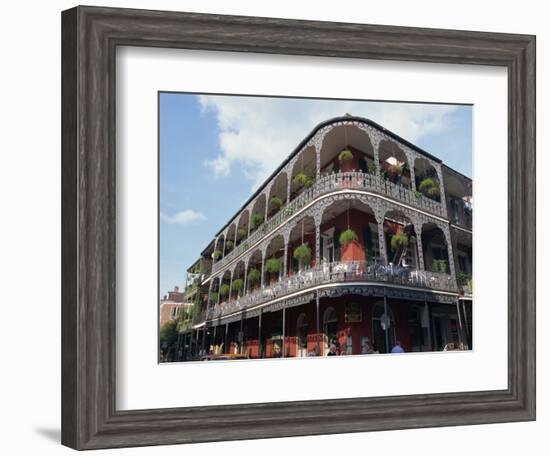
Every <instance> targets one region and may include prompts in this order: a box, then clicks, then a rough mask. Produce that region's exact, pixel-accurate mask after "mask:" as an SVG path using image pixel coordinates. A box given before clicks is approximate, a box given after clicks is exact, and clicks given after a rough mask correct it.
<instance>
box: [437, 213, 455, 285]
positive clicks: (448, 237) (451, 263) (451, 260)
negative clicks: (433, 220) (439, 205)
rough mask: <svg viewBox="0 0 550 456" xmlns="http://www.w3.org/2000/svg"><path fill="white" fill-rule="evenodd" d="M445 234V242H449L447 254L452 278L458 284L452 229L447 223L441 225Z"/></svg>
mask: <svg viewBox="0 0 550 456" xmlns="http://www.w3.org/2000/svg"><path fill="white" fill-rule="evenodd" d="M440 228H441V230H442V231H443V234H444V235H445V243H446V244H447V256H448V257H449V272H450V273H451V278H452V281H453V284H454V285H455V286H456V285H457V283H456V270H455V260H454V255H453V244H452V241H451V230H450V228H449V225H448V224H447V223H445V224H444V225H443V226H440Z"/></svg>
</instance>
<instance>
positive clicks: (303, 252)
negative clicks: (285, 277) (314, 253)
mask: <svg viewBox="0 0 550 456" xmlns="http://www.w3.org/2000/svg"><path fill="white" fill-rule="evenodd" d="M293 256H294V259H295V260H297V261H298V263H299V264H300V269H302V268H303V267H304V266H307V265H309V264H310V263H311V247H309V245H308V244H307V242H306V243H303V244H302V245H300V246H298V247H296V248H295V249H294V253H293Z"/></svg>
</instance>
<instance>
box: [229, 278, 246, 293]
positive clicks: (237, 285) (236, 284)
mask: <svg viewBox="0 0 550 456" xmlns="http://www.w3.org/2000/svg"><path fill="white" fill-rule="evenodd" d="M243 287H244V282H243V279H235V280H233V284H232V285H231V289H232V290H234V291H236V292H237V293H240V292H241V290H242V289H243Z"/></svg>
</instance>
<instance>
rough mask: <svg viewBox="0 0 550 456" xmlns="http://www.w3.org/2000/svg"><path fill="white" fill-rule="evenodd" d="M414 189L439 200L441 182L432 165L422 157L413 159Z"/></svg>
mask: <svg viewBox="0 0 550 456" xmlns="http://www.w3.org/2000/svg"><path fill="white" fill-rule="evenodd" d="M414 177H415V179H416V190H417V191H418V192H420V193H421V194H422V195H424V196H425V197H426V198H430V199H432V200H434V201H439V202H440V201H441V183H440V182H439V177H438V175H437V171H436V169H435V168H434V167H433V165H432V164H431V163H430V162H429V161H428V160H426V159H425V158H423V157H418V158H417V159H416V160H415V161H414Z"/></svg>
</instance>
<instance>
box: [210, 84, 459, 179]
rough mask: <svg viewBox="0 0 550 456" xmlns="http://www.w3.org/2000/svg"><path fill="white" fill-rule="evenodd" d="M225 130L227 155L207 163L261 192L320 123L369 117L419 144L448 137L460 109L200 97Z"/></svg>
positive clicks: (223, 153) (222, 137)
mask: <svg viewBox="0 0 550 456" xmlns="http://www.w3.org/2000/svg"><path fill="white" fill-rule="evenodd" d="M199 100H200V103H201V106H202V109H203V110H204V111H207V110H212V111H213V112H214V113H215V114H216V117H217V122H218V127H219V130H220V131H219V137H218V142H219V145H220V149H221V154H220V155H218V156H217V157H216V158H215V159H214V160H210V161H207V162H205V165H206V166H209V167H211V168H212V170H213V172H214V174H215V175H217V176H228V175H230V173H231V171H232V169H240V170H241V171H242V172H243V173H244V175H245V176H246V177H247V178H248V179H249V180H250V181H251V183H252V188H253V189H256V188H257V187H258V186H259V185H261V184H262V183H263V182H264V180H265V179H266V178H267V177H268V176H269V175H270V174H271V173H272V172H273V171H274V170H275V168H276V167H277V166H279V165H280V164H281V162H282V161H283V160H284V159H285V158H286V157H287V156H288V155H289V154H290V152H292V150H294V148H295V147H296V146H297V145H298V144H299V142H300V141H301V140H302V139H303V138H304V137H305V136H306V135H307V134H308V133H309V132H310V131H311V130H312V129H313V128H314V127H315V126H316V125H317V124H318V123H320V122H322V121H324V120H326V119H329V118H331V117H337V116H342V115H344V114H346V113H350V114H352V115H356V116H362V117H367V118H369V119H371V120H373V121H375V122H377V123H379V124H380V125H382V126H384V127H385V128H387V129H389V130H391V131H393V132H394V133H397V134H398V135H400V136H402V137H403V138H405V139H407V140H409V141H411V142H413V143H414V142H416V141H417V140H418V139H420V138H422V137H423V136H425V135H428V134H431V133H439V132H442V131H444V130H445V129H446V128H447V126H448V116H449V114H451V113H452V112H453V111H454V110H455V108H454V107H453V106H448V105H428V104H404V103H376V102H356V101H332V100H302V99H284V98H263V97H236V96H210V95H203V96H200V97H199Z"/></svg>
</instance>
